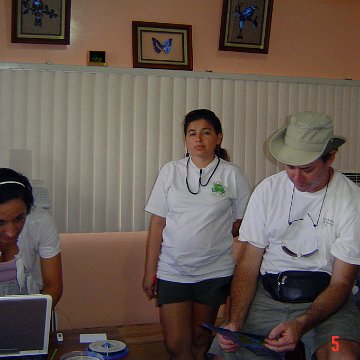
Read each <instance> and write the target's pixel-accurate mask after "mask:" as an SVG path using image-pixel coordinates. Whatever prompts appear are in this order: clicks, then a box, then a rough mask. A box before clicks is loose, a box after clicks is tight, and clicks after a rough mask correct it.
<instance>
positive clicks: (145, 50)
mask: <svg viewBox="0 0 360 360" xmlns="http://www.w3.org/2000/svg"><path fill="white" fill-rule="evenodd" d="M132 43H133V66H134V67H135V68H153V69H170V70H192V69H193V53H192V27H191V25H183V24H167V23H155V22H143V21H133V23H132Z"/></svg>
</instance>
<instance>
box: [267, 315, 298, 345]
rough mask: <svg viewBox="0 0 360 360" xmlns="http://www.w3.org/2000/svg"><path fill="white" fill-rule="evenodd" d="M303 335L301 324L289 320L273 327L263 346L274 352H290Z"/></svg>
mask: <svg viewBox="0 0 360 360" xmlns="http://www.w3.org/2000/svg"><path fill="white" fill-rule="evenodd" d="M302 335H303V331H302V324H301V323H300V322H299V321H297V320H290V321H286V322H284V323H280V324H279V325H277V326H275V327H274V328H273V329H272V330H271V331H270V333H269V335H268V337H267V338H266V339H265V342H266V344H265V346H266V347H267V348H269V349H270V350H273V351H276V352H282V351H292V350H294V349H295V348H296V345H297V343H298V342H299V340H300V338H301V336H302Z"/></svg>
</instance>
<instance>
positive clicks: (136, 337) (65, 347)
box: [48, 325, 169, 360]
mask: <svg viewBox="0 0 360 360" xmlns="http://www.w3.org/2000/svg"><path fill="white" fill-rule="evenodd" d="M61 332H62V333H63V338H64V341H63V342H62V343H58V341H57V339H56V334H55V333H51V334H50V339H49V353H48V359H50V358H51V356H52V354H53V353H54V351H55V349H57V350H56V353H55V355H54V358H53V359H54V360H59V359H60V357H61V355H64V354H67V353H69V352H71V351H86V350H87V348H88V345H89V344H84V343H82V344H81V343H80V341H79V340H80V334H97V333H106V334H107V338H108V339H109V340H120V341H123V342H124V343H125V344H126V345H127V346H128V350H129V354H128V355H127V356H126V357H124V359H126V360H142V359H144V360H145V359H156V360H167V359H168V358H169V357H168V354H167V352H166V349H165V346H164V343H163V337H162V333H161V330H160V328H159V327H158V326H155V325H154V326H151V325H138V326H128V327H127V326H124V327H122V326H119V327H103V328H92V329H91V328H90V329H73V330H64V331H61Z"/></svg>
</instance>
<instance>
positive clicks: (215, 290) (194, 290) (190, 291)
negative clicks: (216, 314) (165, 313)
mask: <svg viewBox="0 0 360 360" xmlns="http://www.w3.org/2000/svg"><path fill="white" fill-rule="evenodd" d="M231 280H232V276H226V277H221V278H216V279H209V280H203V281H199V282H196V283H178V282H172V281H166V280H161V279H158V282H157V304H158V305H163V304H172V303H178V302H184V301H194V302H197V303H200V304H204V305H210V306H214V307H216V306H220V305H221V304H225V303H226V299H227V297H228V295H229V293H230V284H231Z"/></svg>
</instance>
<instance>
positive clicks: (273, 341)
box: [266, 259, 359, 351]
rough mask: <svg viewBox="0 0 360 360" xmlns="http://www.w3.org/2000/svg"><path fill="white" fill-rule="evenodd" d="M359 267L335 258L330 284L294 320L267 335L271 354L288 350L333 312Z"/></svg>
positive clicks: (345, 298) (338, 306) (347, 294)
mask: <svg viewBox="0 0 360 360" xmlns="http://www.w3.org/2000/svg"><path fill="white" fill-rule="evenodd" d="M358 269H359V267H358V266H357V265H351V264H348V263H345V262H343V261H341V260H339V259H335V261H334V265H333V273H332V276H331V281H330V285H329V286H328V287H327V288H326V289H325V290H324V291H323V292H322V293H321V294H320V295H319V296H318V297H317V298H316V299H315V300H314V302H313V303H312V305H311V306H310V307H309V309H308V310H307V311H306V312H305V313H304V314H302V315H300V316H299V317H298V318H296V319H294V320H291V321H287V322H284V323H280V324H279V325H277V326H276V327H275V328H274V329H272V330H271V332H270V333H269V335H268V339H267V340H266V342H267V345H266V346H267V347H268V348H270V349H271V350H274V351H289V350H293V349H294V348H295V347H296V344H297V343H298V341H299V340H300V338H301V336H302V335H303V334H304V333H306V332H307V331H308V330H310V329H312V328H313V327H314V326H316V325H317V324H319V323H320V322H321V321H323V320H324V319H326V318H328V317H329V316H330V315H331V314H333V313H334V312H336V311H337V310H338V309H339V308H340V307H341V306H342V305H343V304H344V303H345V302H346V301H347V299H348V297H349V294H350V292H351V289H352V287H353V285H354V282H355V279H356V276H357V273H358Z"/></svg>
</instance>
